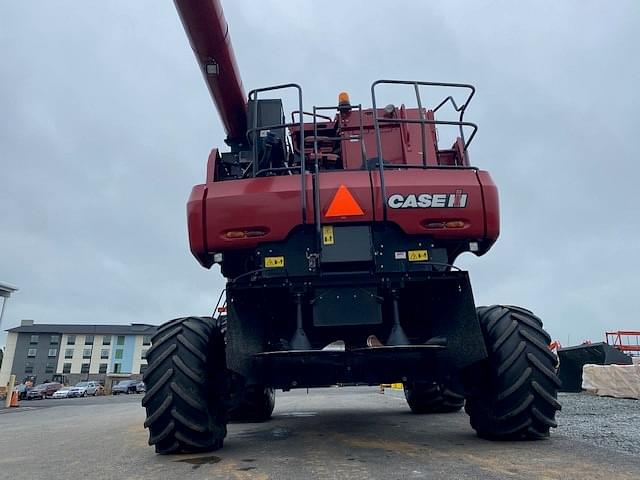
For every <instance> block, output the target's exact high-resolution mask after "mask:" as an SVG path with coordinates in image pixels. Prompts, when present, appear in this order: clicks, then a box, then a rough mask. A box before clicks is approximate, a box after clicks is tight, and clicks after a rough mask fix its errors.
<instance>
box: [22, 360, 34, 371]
mask: <svg viewBox="0 0 640 480" xmlns="http://www.w3.org/2000/svg"><path fill="white" fill-rule="evenodd" d="M24 373H33V363H31V362H25V364H24Z"/></svg>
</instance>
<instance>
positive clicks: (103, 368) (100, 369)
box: [98, 363, 107, 373]
mask: <svg viewBox="0 0 640 480" xmlns="http://www.w3.org/2000/svg"><path fill="white" fill-rule="evenodd" d="M98 373H107V364H106V363H101V364H100V366H99V367H98Z"/></svg>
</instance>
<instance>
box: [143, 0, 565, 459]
mask: <svg viewBox="0 0 640 480" xmlns="http://www.w3.org/2000/svg"><path fill="white" fill-rule="evenodd" d="M175 3H176V6H177V9H178V12H179V14H180V17H181V19H182V23H183V25H184V27H185V30H186V32H187V35H188V37H189V40H190V42H191V46H192V48H193V50H194V52H195V55H196V59H197V61H198V64H199V66H200V68H201V70H202V72H203V74H204V78H205V81H206V83H207V85H208V87H209V90H210V93H211V95H212V97H213V100H214V103H215V105H216V107H217V109H218V112H219V114H220V118H221V120H222V123H223V125H224V127H225V130H226V132H227V139H226V143H227V145H228V146H229V150H230V151H228V152H221V151H219V150H218V149H214V150H213V151H212V152H211V154H210V155H209V159H208V162H207V168H206V178H205V181H204V183H203V184H201V185H196V186H195V187H194V188H193V190H192V193H191V196H190V198H189V201H188V205H187V212H188V228H189V241H190V245H191V251H192V253H193V255H194V256H195V257H196V258H197V260H198V261H199V262H200V264H201V265H203V266H204V267H206V268H210V267H211V266H212V265H214V264H218V265H219V266H220V268H221V271H222V274H223V275H224V276H225V277H226V279H227V286H226V295H227V310H228V311H227V316H226V322H222V321H220V319H213V318H210V317H186V318H179V319H175V320H172V321H170V322H168V323H166V324H164V325H163V326H162V327H161V328H160V329H159V331H158V333H157V334H156V336H155V337H154V339H153V346H152V348H151V349H150V350H149V352H148V357H147V358H148V362H149V367H148V369H147V371H146V372H145V376H144V379H145V382H146V384H147V393H146V395H145V397H144V400H143V405H144V406H145V407H146V410H147V419H146V422H145V426H146V427H148V428H149V433H150V438H149V443H150V444H151V445H154V446H155V448H156V451H157V452H158V453H172V452H180V451H199V450H212V449H216V448H220V447H221V446H222V443H223V439H224V437H225V435H226V425H227V421H228V419H229V418H234V417H235V418H240V419H249V420H253V421H261V420H266V419H268V418H269V417H270V415H271V412H272V410H273V406H274V389H283V390H288V389H292V388H306V387H321V386H328V385H336V384H368V385H374V384H380V383H391V382H397V381H402V382H403V383H404V386H405V395H406V398H407V402H408V404H409V407H410V408H411V410H412V411H413V412H415V413H430V412H446V411H454V410H458V409H460V408H461V407H462V405H463V404H464V406H465V409H466V411H467V413H468V414H469V416H470V420H471V426H472V427H473V428H474V429H475V430H476V431H477V433H478V434H479V435H481V436H483V437H488V438H493V439H513V438H523V439H536V438H542V437H546V436H548V434H549V429H550V427H555V425H556V424H555V421H554V417H555V412H556V410H558V409H559V408H560V405H559V404H558V402H557V400H556V392H557V389H558V386H559V381H558V378H557V376H556V372H555V367H556V362H557V360H556V357H555V355H554V354H553V353H551V352H550V351H549V350H548V348H547V345H548V343H549V341H550V339H549V336H548V335H547V333H546V332H545V331H544V330H543V328H542V322H541V321H540V320H539V319H538V318H537V317H536V316H535V315H533V314H532V313H531V312H530V311H528V310H525V309H522V308H518V307H513V306H499V305H496V306H491V307H478V308H476V306H475V304H474V300H473V295H472V292H471V285H470V282H469V276H468V274H467V272H465V271H461V270H459V269H458V268H456V267H455V266H454V262H455V260H456V258H457V257H458V256H459V255H460V254H462V253H463V252H473V253H474V254H476V255H483V254H484V253H486V252H487V251H488V250H489V249H490V248H491V246H492V245H493V244H494V242H495V241H496V239H497V238H498V233H499V215H498V193H497V189H496V186H495V185H494V183H493V181H492V180H491V177H490V175H489V173H487V172H486V171H483V170H480V169H478V168H476V167H473V166H472V165H471V164H470V162H469V155H468V152H467V150H468V146H469V143H470V142H471V140H472V138H473V135H474V134H475V131H476V126H475V125H474V124H472V123H469V122H467V121H465V120H464V113H465V111H466V109H467V107H468V105H469V101H470V100H471V97H473V94H474V88H473V87H472V86H471V85H463V84H444V83H432V82H418V81H395V80H378V81H376V82H374V83H373V85H372V87H371V107H370V108H368V107H367V108H365V107H363V106H361V105H359V104H355V103H351V101H350V99H349V97H348V95H347V94H345V93H342V94H340V96H339V102H338V105H334V106H330V107H324V106H320V107H318V106H314V107H312V109H310V110H308V111H306V110H305V107H304V106H303V96H302V89H301V87H300V86H298V85H296V84H286V85H277V86H273V87H268V88H259V89H256V90H251V91H250V92H249V94H248V96H245V93H244V90H243V86H242V83H241V81H240V77H239V73H238V67H237V65H236V61H235V58H234V54H233V51H232V48H231V44H230V39H229V35H228V28H227V24H226V21H225V19H224V16H223V12H222V8H221V6H220V4H219V1H218V0H176V2H175ZM387 84H396V85H404V86H405V87H406V88H408V89H411V90H412V92H413V93H415V99H416V104H417V106H416V108H407V107H405V106H404V105H399V106H398V105H386V106H383V107H382V108H381V106H380V105H379V104H378V101H377V97H376V94H377V93H378V91H379V89H380V88H381V87H383V86H384V85H387ZM436 87H438V88H440V87H447V88H451V89H454V88H455V89H457V90H459V91H460V92H461V94H464V101H463V102H460V101H459V100H458V102H456V101H455V98H456V96H455V95H453V96H446V97H445V98H442V99H440V98H438V99H437V101H436V102H435V103H433V104H429V105H427V104H426V103H425V100H424V99H423V97H424V98H433V94H432V93H429V94H427V95H424V92H425V91H428V92H432V91H435V89H436ZM287 90H288V91H293V92H294V93H295V95H296V97H297V99H298V100H297V109H296V110H295V111H293V112H285V111H284V107H283V102H282V100H281V99H280V97H281V94H282V93H283V91H287ZM445 108H453V109H454V110H455V111H456V112H457V113H456V119H455V121H445V120H439V119H438V117H437V116H436V115H438V114H439V113H441V111H442V110H444V109H445ZM327 114H330V115H329V116H327ZM289 119H290V121H289ZM438 126H440V127H441V128H442V129H444V128H455V129H457V131H459V137H458V138H457V139H456V140H455V142H454V143H453V145H452V146H446V148H443V147H442V146H440V145H439V142H438V136H437V132H436V128H437V127H438ZM465 133H467V134H468V136H466V137H465Z"/></svg>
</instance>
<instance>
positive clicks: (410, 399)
mask: <svg viewBox="0 0 640 480" xmlns="http://www.w3.org/2000/svg"><path fill="white" fill-rule="evenodd" d="M404 398H406V400H407V403H408V404H409V408H410V409H411V412H413V413H416V414H424V413H452V412H457V411H459V410H460V409H461V408H462V407H463V406H464V395H462V394H461V393H457V392H455V391H454V390H453V389H452V388H449V387H448V386H447V385H445V384H440V383H435V382H432V383H426V382H411V383H406V384H405V385H404Z"/></svg>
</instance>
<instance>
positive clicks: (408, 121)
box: [371, 80, 478, 221]
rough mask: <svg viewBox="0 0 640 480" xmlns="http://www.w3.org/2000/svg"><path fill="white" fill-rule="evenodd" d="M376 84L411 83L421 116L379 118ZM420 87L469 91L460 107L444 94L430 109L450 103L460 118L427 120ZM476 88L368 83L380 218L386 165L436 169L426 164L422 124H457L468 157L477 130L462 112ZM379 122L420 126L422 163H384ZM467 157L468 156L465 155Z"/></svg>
mask: <svg viewBox="0 0 640 480" xmlns="http://www.w3.org/2000/svg"><path fill="white" fill-rule="evenodd" d="M379 85H408V86H412V87H413V90H414V93H415V97H416V103H417V105H418V112H419V115H420V118H419V119H409V118H396V117H394V118H387V117H380V116H379V115H378V106H377V102H376V87H377V86H379ZM420 87H446V88H461V89H466V90H469V93H468V95H467V96H466V99H465V101H464V103H462V104H461V105H460V106H458V104H457V103H456V101H455V100H454V98H453V97H452V96H450V95H449V96H447V97H446V98H445V99H444V100H442V101H441V102H440V103H439V104H438V105H437V106H436V107H434V108H433V111H434V112H436V111H437V110H439V109H440V108H441V107H443V106H444V105H445V104H446V103H451V104H452V106H453V108H454V110H455V111H456V112H458V113H459V117H458V120H457V121H449V120H429V119H427V118H425V108H424V107H423V104H422V97H421V95H420ZM475 91H476V89H475V87H474V86H473V85H469V84H466V83H444V82H418V81H414V80H376V81H375V82H373V84H371V104H372V107H373V126H374V131H375V136H376V150H377V157H376V158H377V163H378V171H379V175H380V194H381V195H380V197H381V199H382V212H383V219H384V220H385V221H386V220H387V203H386V198H387V196H386V188H385V181H384V169H385V167H393V168H422V169H427V168H439V167H438V166H429V165H427V141H426V134H425V127H426V125H454V126H458V127H459V129H460V138H461V139H462V142H463V145H464V148H463V152H464V155H465V157H466V156H467V148H468V146H469V144H470V143H471V141H472V140H473V138H474V137H475V135H476V132H477V131H478V126H477V125H476V124H475V123H472V122H465V121H464V112H465V111H466V109H467V107H468V105H469V102H470V101H471V99H472V98H473V95H474V94H475ZM381 123H396V124H400V123H404V124H419V125H420V134H421V141H422V165H398V164H392V165H391V164H385V163H384V159H383V158H382V138H381V135H380V124H381ZM465 127H468V128H471V129H472V132H471V135H470V136H469V139H468V140H466V139H465V136H464V128H465ZM467 158H468V157H467ZM448 168H463V167H459V166H455V167H448Z"/></svg>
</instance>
